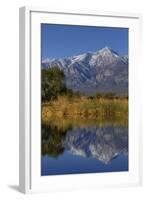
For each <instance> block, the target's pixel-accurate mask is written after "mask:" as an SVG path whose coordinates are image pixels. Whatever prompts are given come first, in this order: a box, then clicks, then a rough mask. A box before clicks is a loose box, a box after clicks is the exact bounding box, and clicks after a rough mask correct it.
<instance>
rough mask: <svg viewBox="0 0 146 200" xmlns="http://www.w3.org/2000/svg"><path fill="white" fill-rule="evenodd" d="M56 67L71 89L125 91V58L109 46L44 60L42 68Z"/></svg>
mask: <svg viewBox="0 0 146 200" xmlns="http://www.w3.org/2000/svg"><path fill="white" fill-rule="evenodd" d="M56 65H57V66H58V67H59V68H60V69H62V70H63V71H64V73H65V77H66V83H67V85H68V87H70V88H72V89H73V90H80V91H83V92H85V93H88V94H93V93H95V92H116V93H119V94H120V93H121V94H123V93H124V94H127V93H128V57H127V56H120V55H119V54H118V53H117V52H115V51H114V50H112V49H111V48H109V47H105V48H103V49H101V50H99V51H97V52H93V53H92V52H89V53H84V54H81V55H77V56H72V57H68V58H63V59H45V60H43V61H42V67H43V68H50V67H53V66H56Z"/></svg>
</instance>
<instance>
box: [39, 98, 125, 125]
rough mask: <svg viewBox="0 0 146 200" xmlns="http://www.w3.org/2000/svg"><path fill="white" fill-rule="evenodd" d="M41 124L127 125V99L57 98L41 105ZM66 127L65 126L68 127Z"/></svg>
mask: <svg viewBox="0 0 146 200" xmlns="http://www.w3.org/2000/svg"><path fill="white" fill-rule="evenodd" d="M42 122H43V123H51V124H53V123H54V124H55V123H57V124H60V125H61V124H62V126H63V123H64V124H68V125H71V124H74V125H75V124H78V125H80V126H82V124H84V125H85V124H88V125H89V124H91V125H93V124H95V123H96V124H97V123H99V124H102V123H105V122H106V123H113V124H114V123H115V124H117V123H119V124H127V123H128V100H127V99H103V98H101V99H87V98H86V97H81V98H73V99H68V98H67V97H65V96H63V97H59V98H58V100H56V101H50V102H47V103H43V104H42ZM68 125H67V126H68Z"/></svg>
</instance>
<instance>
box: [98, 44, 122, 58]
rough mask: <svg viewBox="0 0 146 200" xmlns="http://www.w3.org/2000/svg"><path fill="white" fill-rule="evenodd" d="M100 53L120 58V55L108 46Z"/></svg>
mask: <svg viewBox="0 0 146 200" xmlns="http://www.w3.org/2000/svg"><path fill="white" fill-rule="evenodd" d="M98 52H99V53H101V54H115V55H117V56H119V54H118V53H117V52H115V51H114V50H113V49H111V48H110V47H108V46H106V47H104V48H102V49H100V50H99V51H98Z"/></svg>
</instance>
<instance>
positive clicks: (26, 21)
mask: <svg viewBox="0 0 146 200" xmlns="http://www.w3.org/2000/svg"><path fill="white" fill-rule="evenodd" d="M141 19H142V16H141V15H140V14H131V13H114V12H99V11H55V10H53V11H51V10H50V9H46V8H33V7H23V8H20V26H19V27H20V40H19V41H20V64H19V65H20V137H19V138H20V140H19V144H20V148H19V152H20V157H19V165H20V167H19V168H20V174H19V182H20V185H19V188H20V191H21V192H23V193H33V192H49V191H68V190H72V189H97V188H100V187H117V186H120V187H121V186H122V187H123V186H135V185H140V183H141V180H142V156H141V155H142V145H141V144H142V135H141V129H140V115H141V113H140V102H139V98H138V97H139V88H140V85H139V82H138V80H139V78H140V77H139V76H138V75H139V74H138V71H137V67H138V70H139V71H140V70H141ZM40 23H55V24H75V25H97V26H109V27H126V28H129V155H130V156H129V171H128V172H122V173H121V172H117V173H96V174H95V173H93V174H76V175H61V176H57V175H56V176H46V177H41V175H40V126H41V123H40V111H41V107H40V101H41V100H40V30H39V29H40ZM34 58H35V59H34ZM131 66H132V67H131ZM135 83H136V84H135ZM135 113H136V115H135ZM32 144H33V145H32Z"/></svg>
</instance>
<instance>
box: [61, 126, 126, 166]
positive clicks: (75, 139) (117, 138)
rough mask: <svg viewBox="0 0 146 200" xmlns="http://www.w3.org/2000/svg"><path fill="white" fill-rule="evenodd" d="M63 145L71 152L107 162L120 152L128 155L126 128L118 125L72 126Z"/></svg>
mask: <svg viewBox="0 0 146 200" xmlns="http://www.w3.org/2000/svg"><path fill="white" fill-rule="evenodd" d="M64 145H65V148H66V150H67V151H69V152H70V153H71V154H74V155H78V156H83V157H88V158H95V159H97V160H100V161H101V162H103V163H105V164H108V163H109V162H111V161H112V159H114V158H115V157H117V156H118V155H120V154H123V155H125V156H127V155H128V129H127V128H126V127H120V126H119V127H114V126H105V127H97V126H95V127H92V128H90V127H89V128H74V129H73V130H71V131H69V132H68V134H67V136H66V139H65V143H64Z"/></svg>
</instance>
